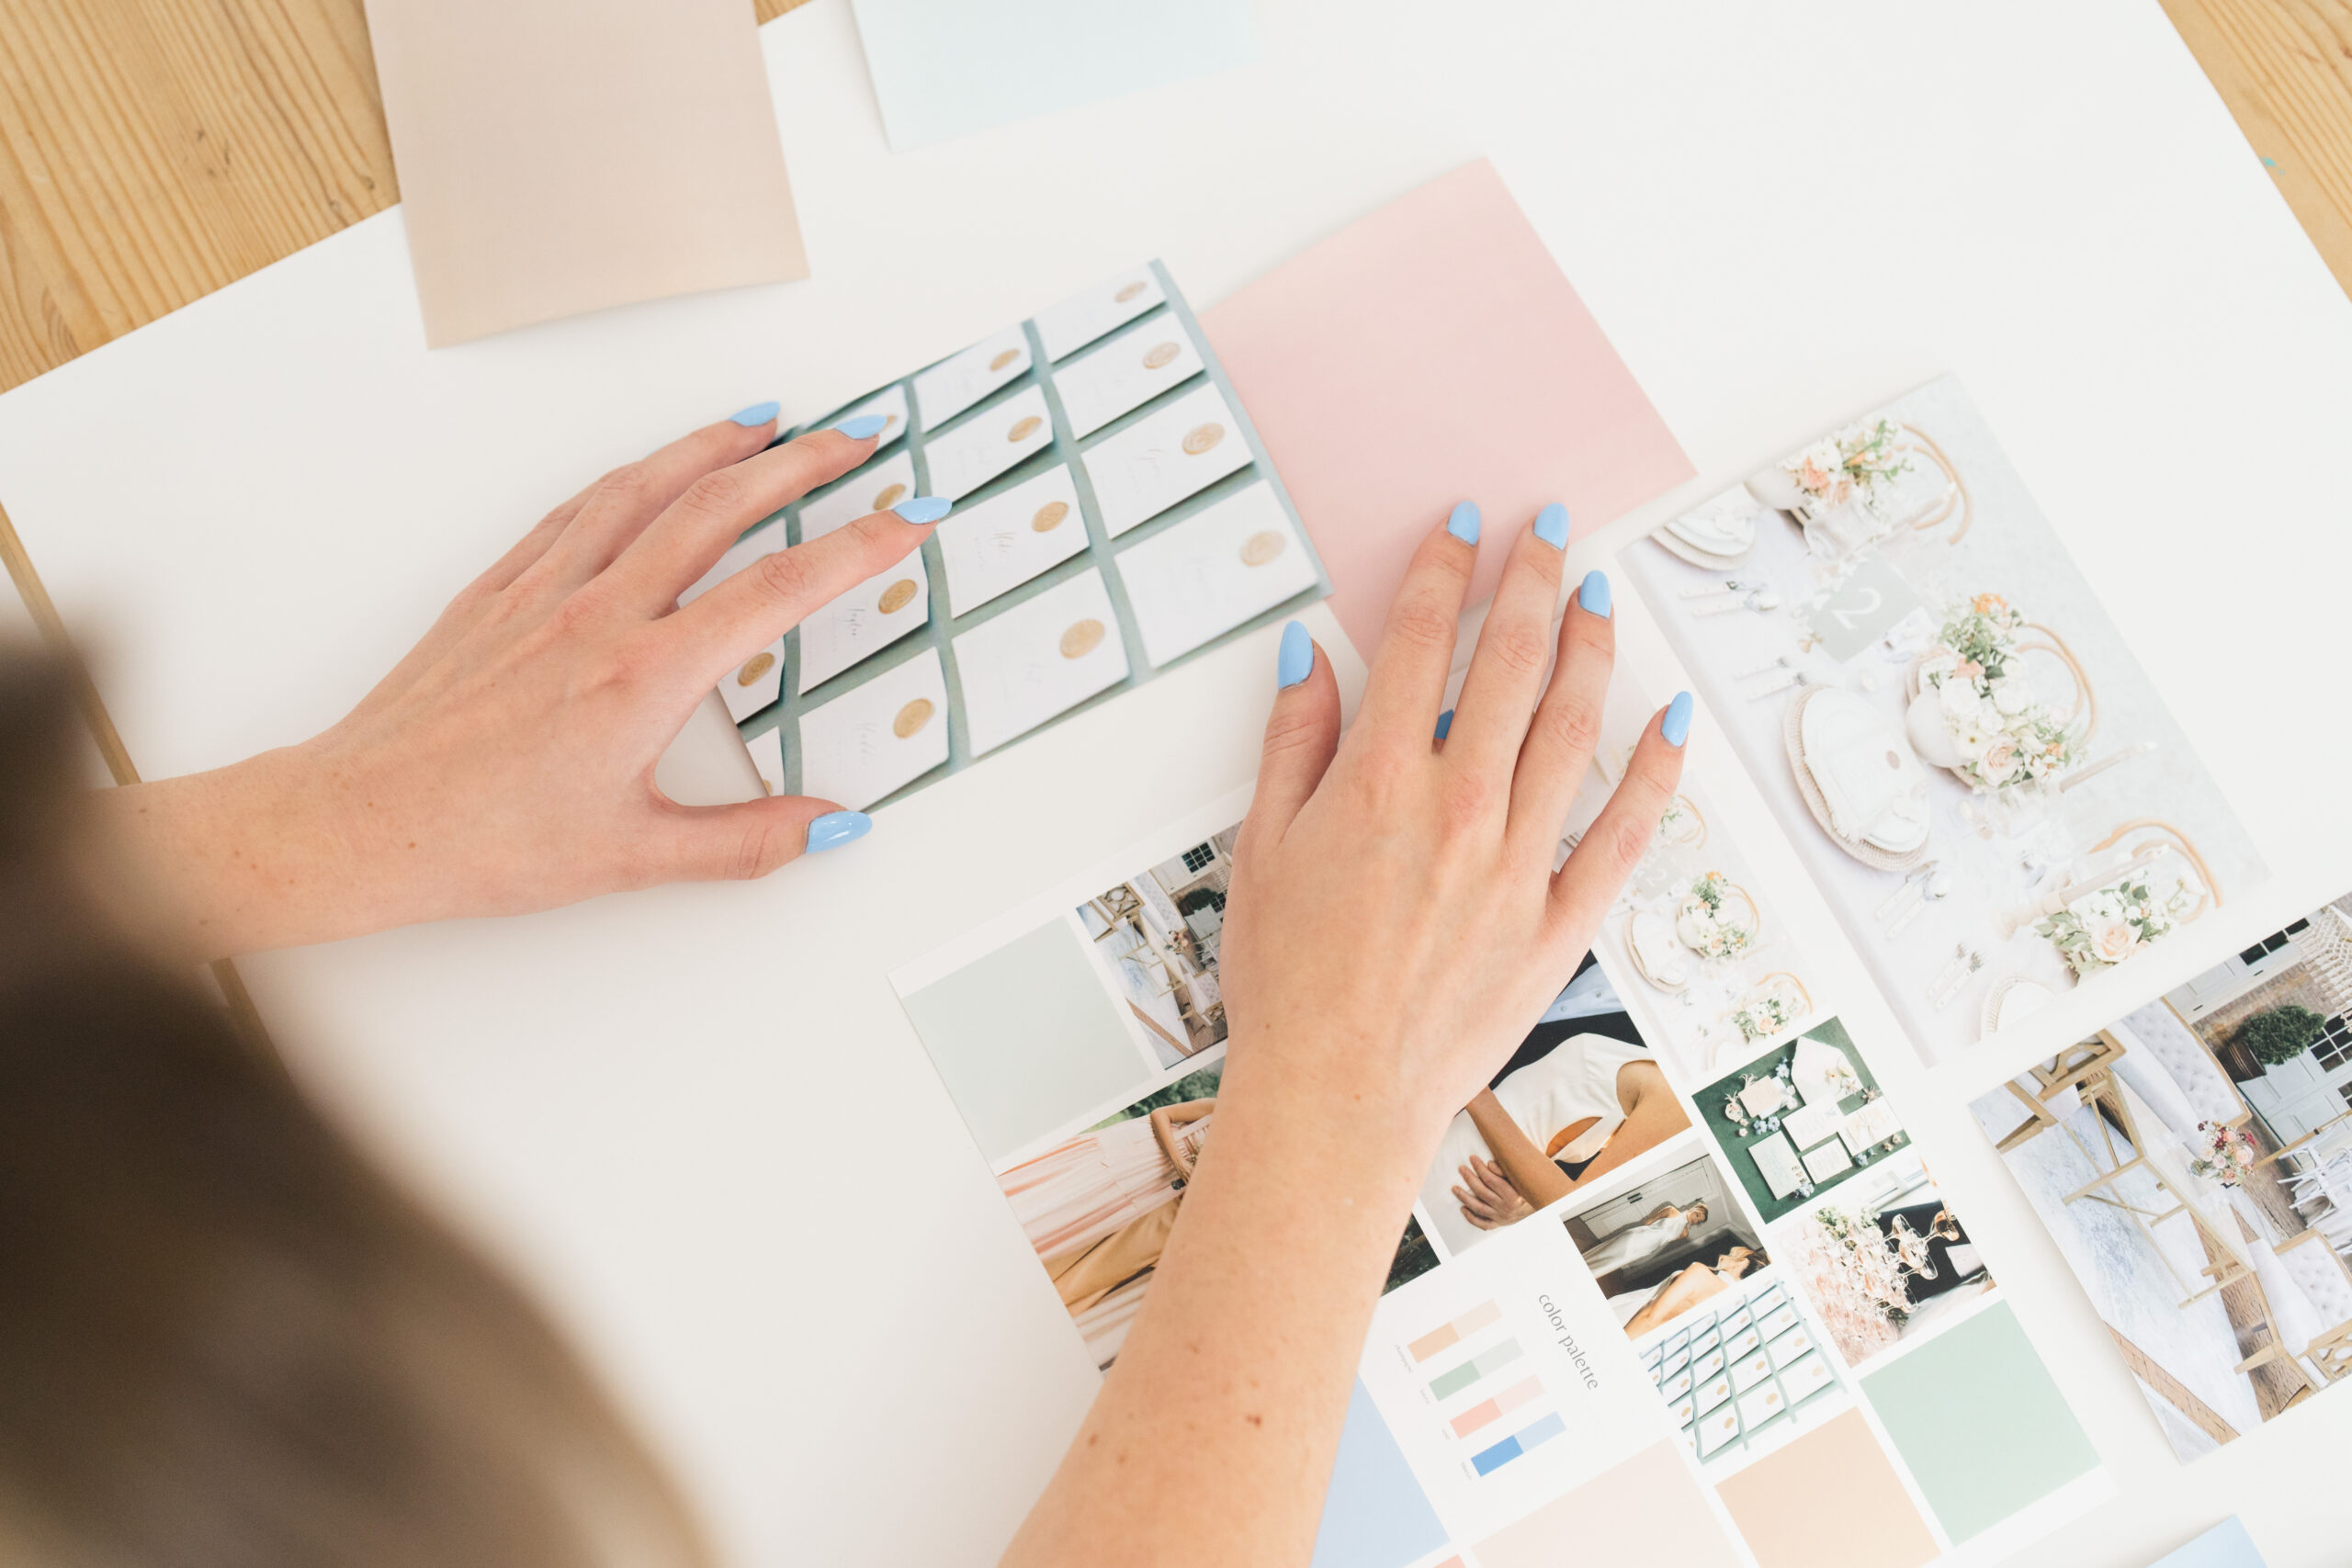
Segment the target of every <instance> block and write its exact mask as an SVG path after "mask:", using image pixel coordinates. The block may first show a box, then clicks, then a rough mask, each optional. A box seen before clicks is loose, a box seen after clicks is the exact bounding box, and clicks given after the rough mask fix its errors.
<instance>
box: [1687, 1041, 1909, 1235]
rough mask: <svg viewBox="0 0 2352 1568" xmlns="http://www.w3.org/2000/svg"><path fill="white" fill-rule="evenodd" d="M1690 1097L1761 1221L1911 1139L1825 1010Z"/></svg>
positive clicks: (1775, 1217)
mask: <svg viewBox="0 0 2352 1568" xmlns="http://www.w3.org/2000/svg"><path fill="white" fill-rule="evenodd" d="M1692 1099H1693V1100H1696V1101H1697V1103H1698V1107H1699V1114H1700V1116H1701V1117H1702V1119H1703V1120H1704V1121H1705V1122H1706V1123H1707V1131H1708V1132H1710V1133H1712V1134H1714V1139H1715V1142H1716V1143H1717V1144H1718V1145H1721V1146H1722V1148H1723V1151H1724V1163H1725V1164H1726V1165H1728V1166H1729V1167H1730V1168H1732V1170H1733V1171H1734V1172H1735V1173H1736V1175H1737V1176H1738V1178H1739V1184H1740V1186H1741V1187H1742V1188H1744V1189H1745V1190H1747V1198H1748V1201H1750V1202H1751V1203H1753V1204H1755V1206H1756V1212H1757V1213H1758V1215H1760V1216H1761V1217H1762V1218H1763V1220H1764V1223H1765V1224H1768V1225H1769V1224H1771V1223H1772V1222H1774V1221H1775V1220H1778V1219H1779V1218H1781V1215H1783V1214H1786V1213H1791V1212H1792V1211H1794V1210H1796V1209H1798V1208H1801V1207H1803V1206H1804V1204H1805V1203H1807V1202H1809V1201H1812V1199H1813V1198H1814V1196H1815V1194H1816V1193H1820V1192H1826V1191H1827V1190H1829V1189H1831V1188H1833V1187H1836V1186H1838V1185H1839V1184H1840V1183H1842V1182H1845V1181H1847V1180H1849V1179H1852V1178H1853V1177H1854V1176H1856V1175H1857V1174H1858V1173H1860V1172H1861V1171H1862V1170H1864V1169H1866V1168H1869V1167H1870V1166H1871V1163H1872V1162H1874V1161H1876V1160H1880V1159H1883V1158H1884V1157H1885V1156H1889V1155H1892V1154H1895V1153H1898V1152H1899V1151H1901V1150H1903V1149H1905V1148H1907V1147H1908V1146H1909V1145H1910V1143H1911V1134H1908V1133H1906V1132H1905V1131H1904V1129H1903V1123H1902V1122H1900V1121H1899V1120H1898V1119H1897V1118H1896V1116H1895V1114H1894V1107H1893V1106H1891V1105H1889V1104H1888V1103H1887V1102H1886V1101H1885V1100H1884V1099H1883V1098H1882V1097H1881V1095H1880V1092H1879V1087H1878V1080H1877V1079H1876V1078H1875V1077H1872V1076H1871V1070H1870V1067H1869V1066H1867V1065H1866V1064H1865V1063H1864V1062H1863V1061H1862V1057H1861V1053H1860V1052H1859V1051H1857V1050H1855V1049H1854V1042H1853V1039H1852V1037H1851V1036H1849V1034H1848V1033H1847V1032H1846V1026H1845V1025H1844V1024H1842V1023H1840V1022H1838V1021H1837V1020H1836V1019H1834V1018H1832V1019H1825V1020H1823V1021H1821V1022H1819V1023H1817V1024H1815V1025H1814V1026H1813V1027H1812V1028H1811V1029H1809V1030H1807V1031H1806V1032H1804V1033H1803V1034H1801V1035H1799V1036H1797V1037H1796V1038H1795V1039H1794V1040H1792V1041H1790V1042H1788V1043H1786V1044H1783V1045H1781V1046H1779V1047H1777V1048H1775V1049H1773V1050H1770V1051H1768V1052H1766V1053H1765V1054H1764V1055H1761V1056H1758V1057H1757V1058H1756V1059H1755V1060H1754V1061H1752V1062H1749V1063H1748V1064H1747V1066H1744V1067H1742V1068H1740V1069H1739V1070H1738V1071H1737V1072H1736V1073H1731V1074H1728V1075H1726V1076H1724V1077H1722V1078H1719V1079H1717V1080H1716V1081H1715V1082H1713V1083H1712V1084H1709V1085H1708V1086H1707V1087H1706V1088H1705V1089H1701V1090H1699V1091H1698V1093H1697V1094H1696V1095H1694V1096H1692Z"/></svg>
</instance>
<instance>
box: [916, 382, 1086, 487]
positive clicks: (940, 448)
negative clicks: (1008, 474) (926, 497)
mask: <svg viewBox="0 0 2352 1568" xmlns="http://www.w3.org/2000/svg"><path fill="white" fill-rule="evenodd" d="M1053 444H1054V422H1053V418H1052V416H1051V415H1050V414H1048V413H1047V412H1046V394H1045V391H1044V389H1042V388H1037V387H1023V388H1022V389H1021V390H1019V391H1017V392H1015V393H1013V394H1012V396H1011V397H1009V398H1006V399H1004V400H1002V401H1001V402H996V403H992V404H990V405H989V407H987V408H984V409H982V410H981V411H980V412H978V413H976V414H974V415H973V416H972V417H971V418H970V419H968V420H966V421H965V422H964V423H962V424H959V425H957V426H956V428H955V429H953V430H951V431H949V432H948V433H947V434H944V435H942V436H939V437H937V438H935V439H933V440H932V441H930V442H928V443H927V444H926V445H925V446H924V447H923V458H924V461H926V462H927V463H929V464H930V466H931V493H932V494H933V495H944V496H945V497H946V498H947V499H948V500H950V501H958V500H961V499H962V498H963V497H965V496H967V495H969V494H970V493H971V492H972V491H976V490H978V489H979V488H980V486H982V485H984V484H986V483H988V482H989V480H990V479H994V478H996V477H997V475H999V474H1001V473H1002V472H1004V471H1005V469H1007V468H1012V466H1013V465H1014V464H1015V463H1018V462H1020V461H1021V460H1022V459H1023V458H1024V457H1029V456H1030V455H1031V454H1033V453H1036V452H1042V451H1044V450H1045V449H1046V447H1048V446H1052V445H1053Z"/></svg>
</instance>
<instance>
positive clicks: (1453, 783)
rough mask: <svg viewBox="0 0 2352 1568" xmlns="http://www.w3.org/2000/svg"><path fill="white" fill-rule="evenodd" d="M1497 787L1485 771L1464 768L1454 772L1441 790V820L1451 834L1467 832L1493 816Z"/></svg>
mask: <svg viewBox="0 0 2352 1568" xmlns="http://www.w3.org/2000/svg"><path fill="white" fill-rule="evenodd" d="M1495 799H1496V791H1495V786H1494V785H1493V784H1492V783H1490V782H1489V781H1488V780H1487V778H1486V777H1484V776H1483V775H1482V774H1480V773H1476V772H1472V771H1470V770H1468V769H1464V770H1463V771H1461V772H1458V773H1454V775H1453V777H1452V778H1450V779H1448V780H1447V781H1446V783H1445V787H1444V788H1442V790H1440V791H1439V792H1438V812H1439V819H1440V820H1441V821H1442V822H1443V823H1444V824H1445V827H1446V829H1447V830H1448V831H1449V832H1451V833H1468V832H1471V831H1474V830H1476V829H1479V828H1482V827H1484V826H1485V824H1486V823H1487V819H1488V818H1490V817H1492V816H1493V815H1494V809H1495Z"/></svg>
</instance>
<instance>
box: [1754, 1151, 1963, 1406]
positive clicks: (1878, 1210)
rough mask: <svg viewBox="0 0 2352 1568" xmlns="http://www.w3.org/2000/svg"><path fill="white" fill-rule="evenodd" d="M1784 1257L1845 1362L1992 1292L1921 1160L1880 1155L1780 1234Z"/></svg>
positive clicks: (1855, 1362)
mask: <svg viewBox="0 0 2352 1568" xmlns="http://www.w3.org/2000/svg"><path fill="white" fill-rule="evenodd" d="M1774 1234H1775V1235H1778V1236H1779V1237H1780V1248H1781V1262H1782V1264H1783V1266H1784V1267H1785V1268H1786V1269H1787V1271H1788V1273H1789V1275H1790V1277H1791V1278H1792V1279H1793V1280H1796V1282H1797V1284H1798V1285H1799V1286H1800V1287H1801V1288H1802V1289H1803V1290H1804V1293H1805V1298H1806V1299H1807V1300H1808V1301H1810V1302H1811V1303H1813V1310H1814V1311H1815V1313H1816V1314H1819V1316H1820V1318H1821V1324H1822V1326H1823V1327H1824V1328H1825V1329H1826V1330H1827V1332H1828V1335H1829V1342H1830V1344H1832V1345H1833V1346H1835V1347H1836V1348H1837V1350H1838V1355H1839V1356H1841V1357H1843V1358H1844V1359H1845V1361H1846V1364H1847V1365H1848V1366H1849V1367H1858V1366H1860V1365H1861V1364H1862V1363H1863V1362H1865V1361H1868V1360H1870V1359H1872V1358H1873V1357H1876V1356H1879V1355H1881V1354H1883V1353H1884V1352H1885V1351H1888V1350H1891V1349H1893V1348H1894V1347H1895V1346H1896V1345H1898V1344H1901V1343H1902V1342H1903V1341H1904V1340H1905V1339H1911V1338H1916V1337H1918V1336H1920V1335H1923V1334H1926V1333H1928V1331H1930V1330H1931V1329H1933V1328H1934V1327H1935V1326H1936V1325H1939V1324H1940V1323H1944V1322H1947V1321H1949V1320H1950V1319H1951V1318H1952V1317H1954V1316H1956V1315H1959V1314H1962V1313H1963V1312H1964V1311H1965V1310H1966V1308H1967V1306H1968V1304H1969V1303H1972V1302H1973V1301H1976V1300H1978V1299H1979V1298H1981V1297H1983V1296H1984V1295H1985V1294H1986V1293H1987V1292H1990V1291H1991V1290H1992V1289H1993V1277H1992V1275H1991V1273H1990V1272H1988V1271H1987V1270H1986V1269H1985V1260H1984V1258H1982V1257H1981V1256H1979V1254H1978V1253H1977V1250H1976V1244H1975V1243H1974V1242H1973V1241H1971V1240H1970V1239H1969V1237H1968V1232H1967V1229H1966V1228H1965V1227H1964V1226H1962V1224H1961V1223H1960V1216H1959V1215H1957V1214H1955V1213H1952V1211H1951V1206H1950V1205H1949V1204H1947V1203H1946V1202H1945V1201H1943V1198H1942V1195H1941V1194H1939V1192H1937V1190H1936V1187H1935V1183H1934V1182H1933V1181H1932V1180H1931V1179H1929V1178H1928V1169H1927V1167H1926V1166H1925V1165H1923V1164H1922V1163H1920V1161H1919V1160H1918V1159H1917V1158H1916V1157H1905V1158H1901V1159H1890V1160H1883V1161H1881V1162H1880V1163H1879V1164H1877V1165H1876V1166H1874V1167H1872V1168H1871V1169H1870V1170H1868V1171H1867V1172H1865V1173H1864V1174H1862V1175H1860V1176H1857V1177H1856V1178H1855V1179H1853V1180H1852V1181H1851V1182H1849V1183H1848V1184H1847V1185H1846V1186H1844V1187H1842V1188H1840V1189H1839V1190H1838V1192H1837V1193H1836V1194H1835V1195H1834V1196H1833V1197H1831V1198H1830V1199H1829V1200H1828V1201H1825V1202H1822V1203H1820V1204H1817V1205H1815V1207H1814V1208H1812V1209H1809V1210H1807V1211H1805V1212H1804V1213H1801V1214H1799V1215H1797V1216H1796V1217H1795V1218H1794V1219H1792V1220H1791V1221H1789V1222H1788V1223H1787V1224H1783V1225H1782V1226H1781V1228H1780V1229H1779V1230H1778V1231H1777V1232H1775V1233H1774Z"/></svg>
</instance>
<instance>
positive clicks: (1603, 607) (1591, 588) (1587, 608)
mask: <svg viewBox="0 0 2352 1568" xmlns="http://www.w3.org/2000/svg"><path fill="white" fill-rule="evenodd" d="M1577 604H1581V605H1583V606H1584V613H1585V614H1586V615H1599V616H1600V618H1601V619H1602V620H1604V621H1605V620H1607V619H1608V618H1609V574H1608V573H1607V572H1605V571H1588V572H1586V573H1585V574H1584V585H1583V586H1582V587H1580V588H1578V589H1577Z"/></svg>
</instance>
